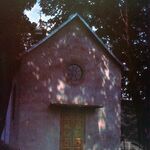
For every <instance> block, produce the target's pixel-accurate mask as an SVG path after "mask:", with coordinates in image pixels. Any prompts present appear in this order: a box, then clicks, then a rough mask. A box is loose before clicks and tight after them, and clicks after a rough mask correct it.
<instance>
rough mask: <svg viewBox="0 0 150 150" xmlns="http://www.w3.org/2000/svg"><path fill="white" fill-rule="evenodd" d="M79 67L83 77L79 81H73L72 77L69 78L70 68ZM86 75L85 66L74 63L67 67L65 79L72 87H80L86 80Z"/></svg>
mask: <svg viewBox="0 0 150 150" xmlns="http://www.w3.org/2000/svg"><path fill="white" fill-rule="evenodd" d="M74 65H75V66H77V67H78V68H79V70H80V71H81V76H80V77H79V78H78V79H77V80H72V79H71V77H69V76H70V75H69V76H68V72H70V69H69V68H70V67H71V66H74ZM84 75H85V69H84V67H83V65H80V64H79V63H76V62H73V63H69V64H67V65H66V66H65V79H66V82H67V83H68V84H70V85H78V84H80V83H81V82H82V81H83V79H84Z"/></svg>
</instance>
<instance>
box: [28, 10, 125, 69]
mask: <svg viewBox="0 0 150 150" xmlns="http://www.w3.org/2000/svg"><path fill="white" fill-rule="evenodd" d="M75 19H79V20H80V21H81V22H82V24H83V25H84V26H85V27H86V28H87V29H88V30H89V32H91V33H92V34H93V36H94V37H95V39H96V40H97V41H98V42H99V43H100V44H101V46H103V48H104V49H105V51H106V53H107V54H108V55H110V56H111V57H112V58H113V59H114V60H115V62H116V63H117V64H118V65H119V66H120V67H121V70H126V71H127V70H128V69H127V68H126V67H125V66H123V64H122V63H121V62H120V61H119V60H118V59H117V58H116V56H115V55H114V54H113V53H112V52H111V51H109V50H108V48H107V47H106V45H105V44H104V43H103V42H102V40H101V39H100V38H99V37H98V35H97V34H96V33H95V32H94V31H93V30H92V29H91V27H90V26H89V25H88V23H87V22H86V21H85V20H84V19H83V18H82V17H81V16H80V15H79V14H78V13H74V14H72V15H70V16H69V17H68V20H67V21H65V22H63V23H62V24H61V25H60V26H58V27H57V28H56V29H54V30H53V31H51V33H50V34H49V35H48V36H46V37H45V38H44V39H42V40H41V41H39V42H38V43H37V44H34V45H33V46H32V47H31V48H29V49H28V50H27V53H28V52H30V51H32V50H33V49H35V48H36V47H38V46H39V45H41V44H43V43H44V42H45V41H47V40H48V39H49V38H50V37H52V36H53V35H54V34H55V33H57V32H58V31H60V30H61V29H62V28H63V27H65V26H66V25H68V24H69V23H71V22H72V21H73V20H75Z"/></svg>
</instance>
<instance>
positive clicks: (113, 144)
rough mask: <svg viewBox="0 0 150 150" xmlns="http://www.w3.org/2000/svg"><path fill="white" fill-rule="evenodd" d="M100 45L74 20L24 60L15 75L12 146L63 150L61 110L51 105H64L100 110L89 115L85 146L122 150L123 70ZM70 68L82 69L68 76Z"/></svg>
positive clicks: (34, 149) (98, 149)
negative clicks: (60, 148)
mask: <svg viewBox="0 0 150 150" xmlns="http://www.w3.org/2000/svg"><path fill="white" fill-rule="evenodd" d="M99 44H100V43H98V42H97V41H96V40H95V39H94V38H93V36H92V34H91V33H89V32H88V30H87V29H86V28H85V27H84V26H83V25H82V24H81V22H79V21H73V22H72V23H70V24H69V25H67V26H65V27H64V28H62V29H61V30H60V31H59V32H57V33H55V34H54V35H53V36H52V37H51V38H49V39H48V40H47V41H45V42H44V43H43V44H41V45H39V46H38V47H37V48H36V49H34V50H33V51H31V52H30V53H29V54H27V55H26V56H25V57H24V58H23V60H22V64H21V67H20V71H19V72H18V74H17V77H16V78H17V99H16V101H17V102H16V111H15V112H16V113H17V114H16V116H15V120H14V123H13V125H12V133H11V144H12V145H14V144H15V145H17V146H18V148H20V149H21V150H27V149H28V150H41V149H44V150H49V149H50V150H59V141H60V111H61V108H59V107H58V108H59V109H58V108H57V109H51V108H52V107H51V105H52V104H57V105H62V104H65V105H75V106H102V108H98V109H96V110H91V111H90V108H89V111H87V112H86V124H85V131H86V132H85V144H84V147H85V149H86V150H93V149H94V150H104V149H105V150H118V149H119V144H120V100H119V99H120V89H121V72H120V68H119V67H118V66H117V65H116V63H115V62H114V61H113V60H112V59H110V58H109V56H108V55H107V54H106V53H105V52H104V50H103V49H102V46H99ZM70 65H78V66H79V67H81V71H80V69H73V71H72V72H71V73H70V74H71V76H73V77H71V78H70V77H69V78H68V74H67V73H68V70H67V69H68V67H69V66H70ZM75 68H76V67H75ZM71 70H72V69H71ZM80 76H81V77H80ZM72 80H73V81H72ZM14 137H15V138H14Z"/></svg>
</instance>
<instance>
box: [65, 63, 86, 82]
mask: <svg viewBox="0 0 150 150" xmlns="http://www.w3.org/2000/svg"><path fill="white" fill-rule="evenodd" d="M82 77H83V69H82V68H81V66H79V65H77V64H71V65H69V66H67V71H66V78H67V81H69V82H71V83H76V82H78V81H80V80H81V79H82Z"/></svg>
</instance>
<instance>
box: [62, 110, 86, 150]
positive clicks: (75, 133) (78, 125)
mask: <svg viewBox="0 0 150 150" xmlns="http://www.w3.org/2000/svg"><path fill="white" fill-rule="evenodd" d="M84 132H85V111H84V109H82V108H63V109H62V110H61V128H60V144H61V145H60V150H83V144H84V135H85V134H84Z"/></svg>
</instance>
